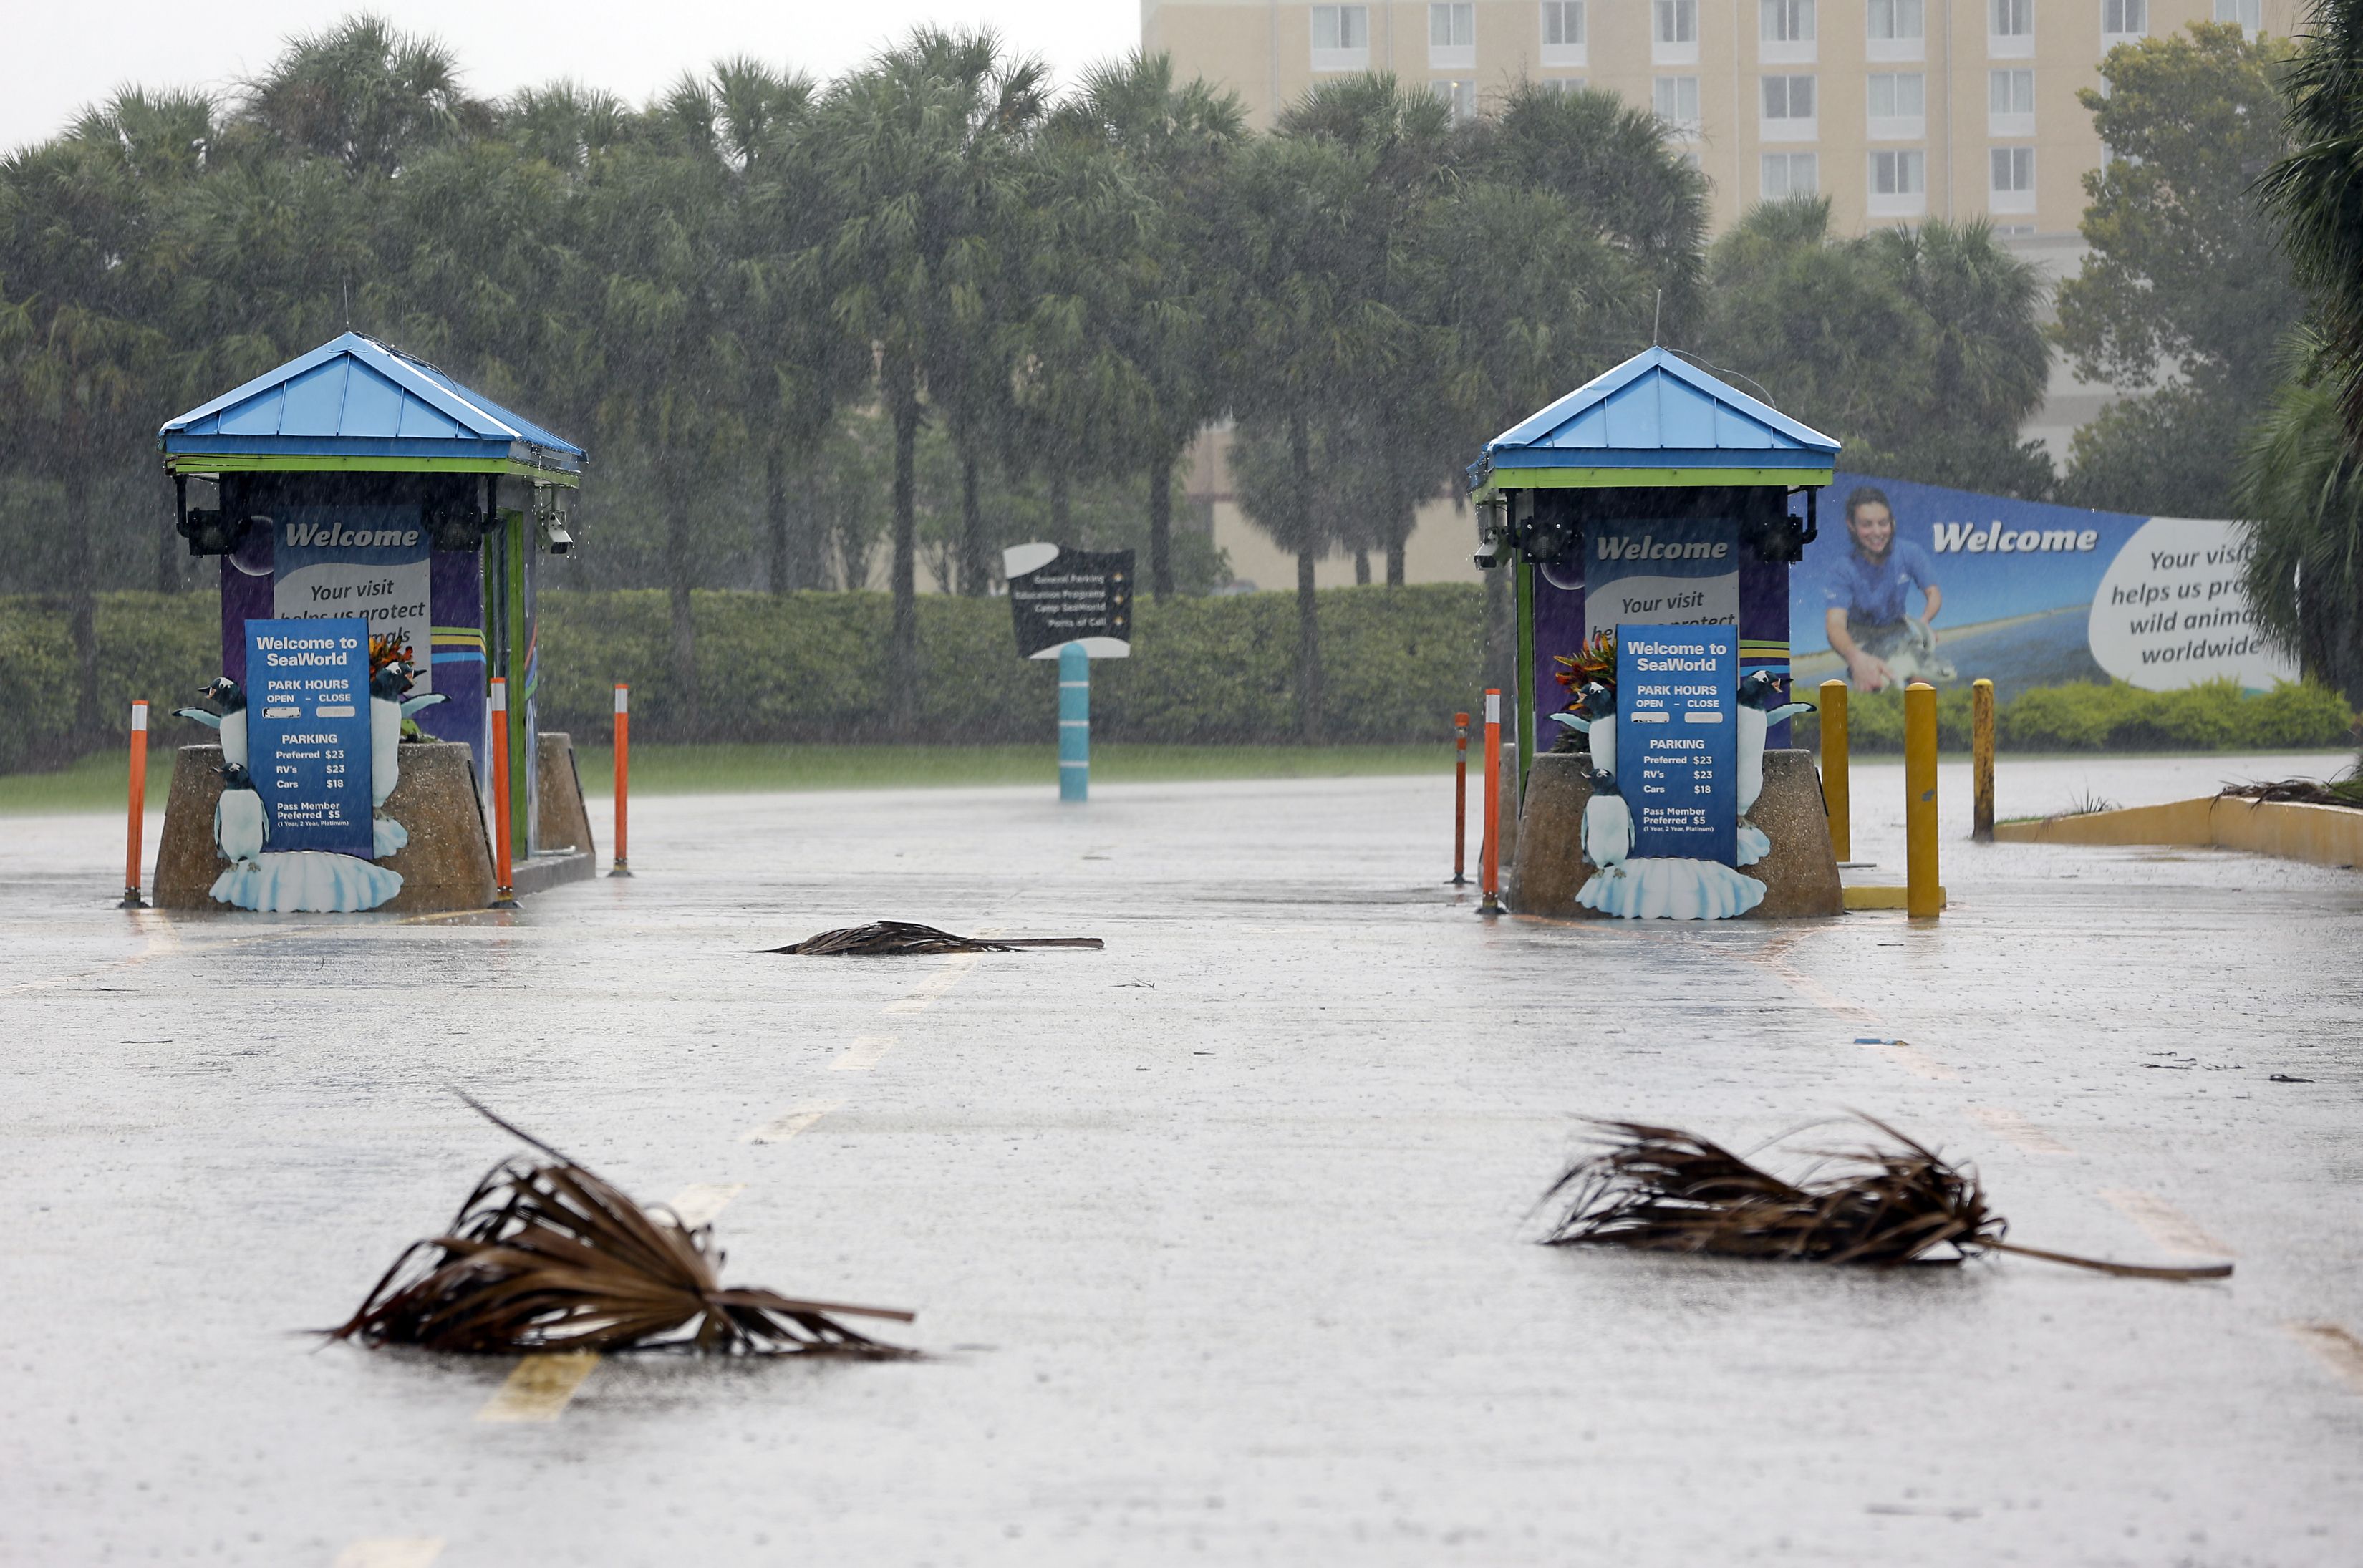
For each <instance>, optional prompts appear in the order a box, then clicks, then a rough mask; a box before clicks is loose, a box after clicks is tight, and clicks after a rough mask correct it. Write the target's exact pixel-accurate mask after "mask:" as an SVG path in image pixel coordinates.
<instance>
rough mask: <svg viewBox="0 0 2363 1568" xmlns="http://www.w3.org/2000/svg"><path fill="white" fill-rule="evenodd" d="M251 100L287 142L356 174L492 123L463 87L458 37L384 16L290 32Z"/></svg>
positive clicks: (258, 120) (248, 111)
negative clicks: (425, 33) (439, 36)
mask: <svg viewBox="0 0 2363 1568" xmlns="http://www.w3.org/2000/svg"><path fill="white" fill-rule="evenodd" d="M244 99H245V102H244V104H243V105H242V107H241V111H240V117H241V118H242V119H243V120H245V121H246V122H247V123H248V124H250V125H251V126H253V127H257V128H258V129H260V130H261V132H262V133H263V134H264V135H265V136H267V137H268V138H270V139H271V141H272V143H273V144H274V145H275V146H276V147H278V148H279V149H282V150H283V151H284V152H286V153H289V154H292V155H294V156H297V157H309V158H326V159H330V160H335V161H337V162H338V163H340V164H342V165H343V166H344V167H345V168H346V169H348V170H349V171H352V172H354V173H356V174H360V173H368V174H375V175H391V174H393V173H394V171H396V170H398V169H400V168H401V167H402V165H403V163H404V162H405V160H407V159H408V158H410V157H412V156H414V155H415V154H416V153H417V152H419V151H421V150H423V149H426V148H428V147H432V146H435V145H438V144H440V143H443V142H446V141H449V140H451V139H453V138H457V137H459V136H460V135H461V134H462V133H463V132H475V133H481V132H483V131H485V130H488V129H490V128H491V125H492V111H491V108H490V106H489V105H485V104H483V103H480V102H478V101H476V100H473V99H471V98H470V97H468V96H467V94H465V93H463V92H461V91H460V65H459V57H458V56H457V55H455V54H454V53H453V52H452V51H451V50H450V49H449V46H447V45H445V44H443V43H441V42H439V41H438V40H436V39H430V38H426V37H422V36H420V35H418V34H415V33H404V32H398V31H396V30H395V29H394V28H393V27H392V26H391V25H390V24H388V23H387V22H385V21H384V20H383V18H381V17H368V16H361V17H349V18H347V19H346V20H344V21H342V22H339V23H338V24H337V25H336V26H334V27H332V28H324V29H322V30H321V31H319V32H316V33H310V34H305V35H302V36H299V37H297V38H295V39H291V40H290V41H289V43H288V45H287V48H286V50H284V51H283V53H282V54H281V55H280V57H279V58H278V59H277V60H275V61H272V65H271V68H270V69H269V70H268V71H265V72H263V73H262V74H261V76H259V77H256V78H255V79H254V80H252V81H250V82H249V83H246V84H245V92H244Z"/></svg>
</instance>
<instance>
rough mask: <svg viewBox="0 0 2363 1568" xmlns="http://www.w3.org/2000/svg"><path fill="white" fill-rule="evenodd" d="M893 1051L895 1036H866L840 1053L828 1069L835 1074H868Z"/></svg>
mask: <svg viewBox="0 0 2363 1568" xmlns="http://www.w3.org/2000/svg"><path fill="white" fill-rule="evenodd" d="M893 1049H894V1036H893V1035H891V1034H864V1035H861V1036H860V1037H859V1038H857V1039H856V1040H855V1041H854V1042H853V1043H852V1044H850V1045H848V1046H847V1047H846V1048H845V1049H844V1050H843V1051H842V1052H840V1053H838V1058H837V1060H836V1061H834V1062H831V1063H830V1064H829V1065H828V1069H829V1071H831V1072H833V1073H866V1072H868V1071H869V1070H870V1069H871V1068H872V1067H874V1066H877V1065H878V1063H879V1060H880V1058H882V1057H883V1056H884V1055H886V1053H887V1052H889V1051H892V1050H893Z"/></svg>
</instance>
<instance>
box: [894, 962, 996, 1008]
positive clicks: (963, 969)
mask: <svg viewBox="0 0 2363 1568" xmlns="http://www.w3.org/2000/svg"><path fill="white" fill-rule="evenodd" d="M976 960H977V955H976V954H973V953H963V954H960V955H958V956H956V957H952V958H948V959H946V960H945V961H944V966H943V967H942V968H940V969H937V971H936V972H935V973H934V974H932V975H930V976H928V977H926V979H924V980H921V981H920V982H919V983H918V984H917V985H915V986H914V987H912V988H911V994H910V995H909V996H907V997H904V998H903V999H901V1000H899V1001H890V1002H888V1003H887V1004H886V1010H887V1011H888V1012H925V1011H926V1010H927V1009H929V1008H931V1007H933V1006H935V1005H936V1000H937V998H939V997H941V996H942V995H943V994H944V993H945V992H946V991H948V990H950V989H951V988H953V987H954V986H957V985H959V984H960V977H962V976H963V975H966V974H967V973H968V972H969V971H970V970H971V969H973V968H975V967H976Z"/></svg>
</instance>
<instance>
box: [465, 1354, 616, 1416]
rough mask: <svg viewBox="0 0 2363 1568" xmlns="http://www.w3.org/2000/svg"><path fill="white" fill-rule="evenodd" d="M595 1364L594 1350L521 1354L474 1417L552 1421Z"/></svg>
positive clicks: (596, 1362) (597, 1357) (597, 1358)
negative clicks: (512, 1369) (510, 1370)
mask: <svg viewBox="0 0 2363 1568" xmlns="http://www.w3.org/2000/svg"><path fill="white" fill-rule="evenodd" d="M598 1364H599V1356H598V1353H596V1352H595V1351H553V1352H551V1353H549V1354H547V1355H528V1356H525V1357H522V1358H520V1359H519V1360H518V1362H517V1364H516V1371H514V1372H512V1373H510V1374H509V1375H508V1381H507V1382H505V1383H503V1384H502V1385H501V1386H500V1387H499V1389H498V1390H496V1391H495V1392H494V1395H493V1397H491V1398H489V1399H487V1400H485V1401H484V1408H483V1409H481V1410H478V1411H477V1412H476V1419H478V1420H480V1421H554V1420H556V1419H558V1413H559V1412H560V1410H563V1409H565V1408H566V1407H567V1404H568V1402H569V1401H570V1400H571V1399H572V1398H573V1397H574V1391H575V1390H576V1389H578V1388H580V1387H582V1380H583V1379H584V1378H586V1377H588V1376H590V1375H591V1372H592V1369H593V1368H594V1367H596V1366H597V1365H598Z"/></svg>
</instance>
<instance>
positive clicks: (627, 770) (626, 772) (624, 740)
mask: <svg viewBox="0 0 2363 1568" xmlns="http://www.w3.org/2000/svg"><path fill="white" fill-rule="evenodd" d="M631 780H632V689H631V688H630V687H628V686H627V685H625V684H624V683H623V682H622V681H620V680H618V681H617V682H616V864H615V865H614V866H612V867H609V868H608V870H607V875H608V876H610V877H628V876H630V875H631V874H632V858H631V855H630V853H629V849H628V845H627V840H626V838H625V835H624V801H625V800H626V798H627V797H628V796H629V795H630V793H631Z"/></svg>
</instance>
